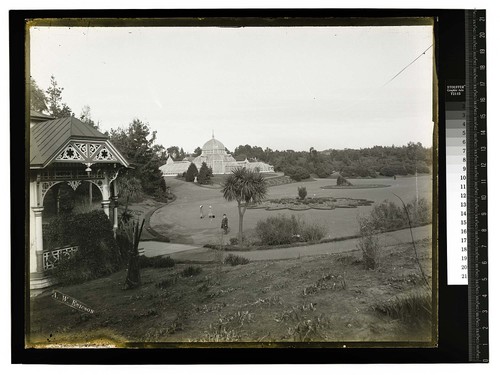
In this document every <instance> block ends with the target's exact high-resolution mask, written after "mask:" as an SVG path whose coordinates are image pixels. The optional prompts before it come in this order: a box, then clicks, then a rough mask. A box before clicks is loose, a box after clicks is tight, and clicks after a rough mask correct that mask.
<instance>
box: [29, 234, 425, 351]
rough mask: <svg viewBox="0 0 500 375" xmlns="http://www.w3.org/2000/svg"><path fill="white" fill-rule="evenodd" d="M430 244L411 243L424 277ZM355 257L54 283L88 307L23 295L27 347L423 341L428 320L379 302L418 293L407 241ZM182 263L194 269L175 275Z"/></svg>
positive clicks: (419, 285) (418, 274)
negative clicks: (126, 286) (367, 263)
mask: <svg viewBox="0 0 500 375" xmlns="http://www.w3.org/2000/svg"><path fill="white" fill-rule="evenodd" d="M430 248H431V246H430V243H429V241H428V240H422V241H419V242H418V243H417V249H418V252H419V259H420V261H421V262H422V264H424V265H427V266H426V267H424V272H425V274H426V275H427V281H428V282H429V283H430V275H431V269H430V266H429V265H430V264H431V263H432V262H431V261H430V257H431V254H430V250H429V249H430ZM360 260H361V254H360V253H359V252H357V251H356V252H350V253H344V254H328V255H320V256H311V257H302V258H300V259H287V260H280V261H258V262H250V263H249V264H245V265H238V266H234V267H232V266H230V265H217V264H214V263H212V264H203V265H192V264H191V265H189V264H176V265H175V266H174V267H172V268H146V269H143V270H142V271H141V274H142V285H141V286H140V287H139V288H137V289H134V290H122V286H123V282H124V279H125V271H121V272H118V273H115V274H113V275H111V276H110V277H107V278H102V279H98V280H94V281H91V282H88V283H85V284H81V285H74V286H68V287H59V288H56V289H57V290H58V291H60V292H62V293H64V294H66V295H69V296H71V297H73V298H75V299H77V300H79V301H80V302H82V303H83V304H85V305H86V306H88V307H90V308H91V309H92V310H93V311H94V313H93V314H89V313H84V312H80V311H77V310H75V309H72V308H70V307H68V306H66V305H64V304H62V303H60V302H59V301H57V300H55V299H54V298H53V297H52V296H51V291H47V292H45V293H43V294H41V295H39V296H36V297H34V298H32V299H31V319H30V323H31V335H30V336H29V337H28V346H34V347H47V346H48V347H50V346H55V347H60V346H118V347H123V346H142V345H143V344H145V345H146V346H148V344H152V343H164V344H163V345H169V343H178V344H175V345H184V346H185V345H186V343H189V344H188V345H190V346H197V345H198V346H203V345H204V344H202V343H207V342H212V343H214V342H215V343H222V342H226V343H227V342H232V343H233V344H232V345H235V343H242V342H251V343H254V345H255V346H279V345H283V344H279V343H280V342H281V343H284V345H292V343H293V345H296V344H297V342H308V341H313V342H329V343H343V342H367V341H371V342H378V343H380V342H388V341H397V342H404V343H406V344H408V343H410V345H415V346H422V345H429V344H430V341H431V336H432V335H431V331H432V328H431V326H432V324H431V319H430V318H428V319H427V320H425V319H424V320H422V319H420V320H419V319H416V318H414V317H411V316H410V317H406V318H405V317H404V316H394V315H393V314H390V313H388V310H387V309H384V308H381V306H382V307H383V306H395V305H394V302H397V301H398V300H401V299H403V298H404V297H405V296H412V295H418V294H422V293H423V292H425V291H426V286H425V283H424V281H423V279H422V278H421V272H420V269H419V268H418V265H417V263H416V262H415V258H414V250H413V247H412V245H411V244H404V245H398V246H391V247H385V248H383V249H382V251H381V254H380V259H379V264H380V265H379V267H378V268H377V269H376V270H371V271H369V270H365V269H364V268H363V265H362V263H361V261H360ZM189 267H191V270H192V268H193V267H195V268H196V267H200V268H201V272H200V273H199V274H197V275H193V276H183V271H184V270H185V269H187V268H189ZM185 273H186V271H184V274H185ZM193 273H194V272H193ZM390 315H391V316H390ZM287 342H288V343H291V344H286V343H287ZM170 345H171V344H170ZM211 345H217V344H211ZM221 345H223V344H221ZM153 346H154V344H153ZM159 346H161V344H159Z"/></svg>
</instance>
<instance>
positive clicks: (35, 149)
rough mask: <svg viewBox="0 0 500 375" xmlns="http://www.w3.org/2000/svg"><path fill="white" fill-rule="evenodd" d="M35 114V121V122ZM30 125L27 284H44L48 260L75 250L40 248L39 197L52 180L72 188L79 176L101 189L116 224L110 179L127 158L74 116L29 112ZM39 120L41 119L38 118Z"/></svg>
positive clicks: (106, 209) (47, 281) (105, 206)
mask: <svg viewBox="0 0 500 375" xmlns="http://www.w3.org/2000/svg"><path fill="white" fill-rule="evenodd" d="M37 119H38V121H36V120H37ZM31 120H32V121H31V128H30V184H29V201H30V207H31V209H30V222H29V223H30V252H29V262H30V287H31V289H38V288H43V287H46V286H49V285H50V283H51V280H50V278H49V277H47V271H48V270H50V269H51V267H53V264H51V263H50V262H51V260H53V259H56V260H57V259H59V258H60V257H61V256H64V255H68V254H69V253H71V252H73V251H76V250H77V249H75V248H74V247H70V248H61V249H44V246H43V225H42V215H43V210H44V203H43V202H44V198H45V196H46V194H47V192H48V191H49V190H50V189H51V188H52V187H53V186H55V185H57V184H67V185H69V186H70V187H71V188H72V189H73V190H76V189H77V188H78V186H80V185H81V183H82V182H83V181H87V182H90V183H92V184H94V185H96V186H97V187H98V188H99V190H100V191H101V194H102V202H101V205H102V209H103V210H104V212H105V213H106V215H108V217H110V206H111V202H113V203H114V204H113V209H114V212H113V215H112V216H113V228H114V230H115V231H116V229H117V228H118V219H117V218H118V212H117V211H118V205H117V198H118V197H117V188H116V183H115V180H116V178H117V176H118V173H119V171H120V170H121V169H123V168H128V167H129V163H128V162H127V161H126V160H125V158H124V157H123V156H122V155H121V154H120V153H119V152H118V150H117V149H116V148H115V147H114V146H113V145H112V144H111V142H110V141H109V137H107V136H106V135H104V134H102V133H101V132H99V131H98V130H96V129H94V128H93V127H92V126H90V125H88V124H85V123H83V122H82V121H80V120H78V119H76V118H74V117H65V118H58V119H51V120H48V121H46V118H39V116H38V118H37V117H32V119H31ZM43 120H45V121H43Z"/></svg>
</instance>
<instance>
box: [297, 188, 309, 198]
mask: <svg viewBox="0 0 500 375" xmlns="http://www.w3.org/2000/svg"><path fill="white" fill-rule="evenodd" d="M297 191H298V194H299V199H300V200H304V199H306V197H307V188H306V187H305V186H299V187H298V188H297Z"/></svg>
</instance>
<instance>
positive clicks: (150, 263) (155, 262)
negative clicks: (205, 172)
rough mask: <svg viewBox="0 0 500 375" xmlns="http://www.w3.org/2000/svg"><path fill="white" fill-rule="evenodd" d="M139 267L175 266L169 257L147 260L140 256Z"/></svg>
mask: <svg viewBox="0 0 500 375" xmlns="http://www.w3.org/2000/svg"><path fill="white" fill-rule="evenodd" d="M139 265H140V267H141V268H171V267H173V266H175V261H174V260H173V259H172V258H170V257H162V256H156V257H152V258H148V257H145V256H140V257H139Z"/></svg>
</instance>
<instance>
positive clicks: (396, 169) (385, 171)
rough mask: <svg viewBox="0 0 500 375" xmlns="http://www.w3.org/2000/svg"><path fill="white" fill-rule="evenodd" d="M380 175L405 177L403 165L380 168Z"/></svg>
mask: <svg viewBox="0 0 500 375" xmlns="http://www.w3.org/2000/svg"><path fill="white" fill-rule="evenodd" d="M380 174H381V175H382V176H387V177H392V176H394V175H401V176H406V175H407V172H406V168H405V166H404V165H403V164H392V165H386V166H383V167H382V168H380Z"/></svg>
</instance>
